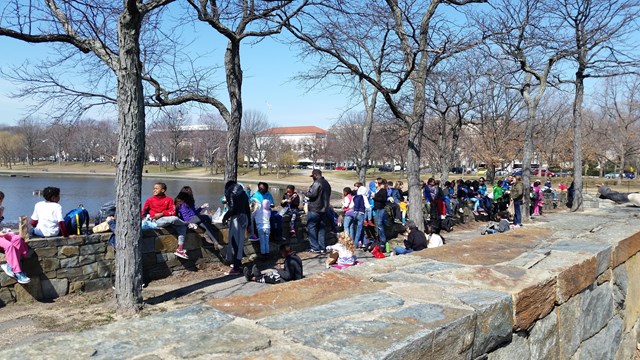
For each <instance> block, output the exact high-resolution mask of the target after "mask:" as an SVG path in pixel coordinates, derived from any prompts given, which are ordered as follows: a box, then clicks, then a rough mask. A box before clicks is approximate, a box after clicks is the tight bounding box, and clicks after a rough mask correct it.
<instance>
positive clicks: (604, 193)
mask: <svg viewBox="0 0 640 360" xmlns="http://www.w3.org/2000/svg"><path fill="white" fill-rule="evenodd" d="M596 186H597V187H598V197H599V198H600V199H607V200H611V201H614V202H615V203H617V204H626V203H630V204H631V205H633V206H640V193H637V192H635V193H622V192H617V191H613V190H611V189H610V188H609V187H608V186H606V185H603V184H596Z"/></svg>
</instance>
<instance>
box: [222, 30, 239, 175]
mask: <svg viewBox="0 0 640 360" xmlns="http://www.w3.org/2000/svg"><path fill="white" fill-rule="evenodd" d="M224 67H225V71H226V75H227V91H228V93H229V103H230V104H231V108H230V114H229V118H228V119H225V121H226V123H227V154H226V163H225V166H224V181H225V182H227V181H229V180H237V179H238V145H239V144H240V127H241V125H242V68H241V66H240V41H231V40H230V41H229V43H228V44H227V50H226V52H225V55H224Z"/></svg>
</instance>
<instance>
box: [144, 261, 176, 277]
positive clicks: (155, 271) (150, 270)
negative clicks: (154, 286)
mask: <svg viewBox="0 0 640 360" xmlns="http://www.w3.org/2000/svg"><path fill="white" fill-rule="evenodd" d="M142 270H143V272H144V275H145V278H146V279H149V280H158V279H164V278H166V277H169V276H171V269H170V268H169V267H167V265H166V263H161V264H155V265H152V266H148V267H144V268H143V269H142Z"/></svg>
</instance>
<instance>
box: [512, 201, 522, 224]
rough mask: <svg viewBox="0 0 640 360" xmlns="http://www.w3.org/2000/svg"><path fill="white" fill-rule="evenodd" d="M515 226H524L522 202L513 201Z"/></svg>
mask: <svg viewBox="0 0 640 360" xmlns="http://www.w3.org/2000/svg"><path fill="white" fill-rule="evenodd" d="M513 225H522V200H513Z"/></svg>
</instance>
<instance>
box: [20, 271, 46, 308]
mask: <svg viewBox="0 0 640 360" xmlns="http://www.w3.org/2000/svg"><path fill="white" fill-rule="evenodd" d="M13 290H14V291H15V293H16V301H17V302H34V301H40V300H42V287H41V286H40V277H36V276H34V277H32V278H31V282H30V283H28V284H25V285H22V284H16V286H14V287H13Z"/></svg>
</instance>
